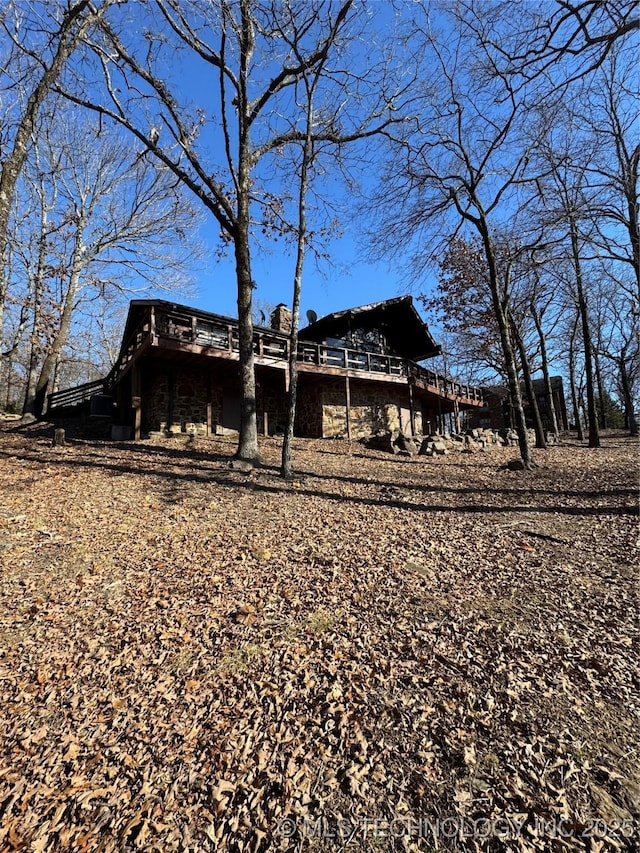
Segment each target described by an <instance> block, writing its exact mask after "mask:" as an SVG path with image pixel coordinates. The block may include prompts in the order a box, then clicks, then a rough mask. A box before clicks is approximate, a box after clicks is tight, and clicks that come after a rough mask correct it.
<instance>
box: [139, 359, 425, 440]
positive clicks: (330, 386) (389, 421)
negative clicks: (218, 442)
mask: <svg viewBox="0 0 640 853" xmlns="http://www.w3.org/2000/svg"><path fill="white" fill-rule="evenodd" d="M209 386H211V387H209ZM225 394H227V395H229V396H237V394H238V389H237V388H229V389H226V390H225V388H224V387H222V386H220V385H219V384H216V381H215V373H214V372H213V371H211V370H207V369H205V368H198V367H196V366H189V367H180V366H177V367H168V366H167V367H164V365H157V364H149V365H147V366H146V368H145V370H144V372H143V376H142V396H143V402H142V417H143V421H142V429H143V431H144V432H147V433H148V432H155V431H165V430H171V431H172V432H185V431H186V430H188V429H193V428H194V427H193V425H195V426H196V427H197V431H198V432H199V433H200V432H201V431H202V425H206V423H207V400H208V399H210V400H211V429H212V432H213V433H214V434H215V433H216V430H217V429H218V428H221V427H222V424H223V417H222V406H223V399H224V397H225ZM286 407H287V398H286V393H285V390H284V377H283V376H280V375H267V376H262V377H260V378H259V381H258V387H257V389H256V411H257V420H258V432H259V433H262V432H263V431H264V428H265V416H264V415H265V412H266V414H267V418H266V426H267V429H268V432H269V434H270V435H273V434H275V433H281V432H283V431H284V429H285V427H286ZM415 420H416V432H417V433H421V432H422V412H421V407H420V405H419V404H418V403H416V411H415ZM187 425H189V426H187ZM393 430H401V431H403V432H404V433H405V434H406V435H409V434H410V432H411V425H410V412H409V391H408V388H407V387H406V386H401V385H399V386H397V387H389V386H387V387H383V386H376V385H374V384H373V383H368V382H362V381H360V382H358V381H356V380H353V379H352V380H351V436H352V438H354V439H357V438H362V437H365V436H369V435H372V434H373V433H376V432H388V431H393ZM296 434H297V435H302V436H306V437H308V438H333V437H342V436H346V435H347V410H346V400H345V391H344V384H343V381H342V380H338V381H331V380H326V381H322V382H316V381H314V382H308V383H305V382H304V380H303V382H302V383H301V387H300V393H299V395H298V412H297V422H296Z"/></svg>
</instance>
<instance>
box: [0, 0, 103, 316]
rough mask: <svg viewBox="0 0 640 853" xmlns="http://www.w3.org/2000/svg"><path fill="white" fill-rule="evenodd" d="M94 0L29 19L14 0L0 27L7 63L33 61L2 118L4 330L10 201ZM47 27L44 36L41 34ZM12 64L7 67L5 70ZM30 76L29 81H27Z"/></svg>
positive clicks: (0, 289) (92, 17)
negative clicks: (49, 98) (31, 39)
mask: <svg viewBox="0 0 640 853" xmlns="http://www.w3.org/2000/svg"><path fill="white" fill-rule="evenodd" d="M106 5H108V2H105V3H103V4H102V7H99V8H98V9H96V8H95V6H94V5H93V4H92V3H91V2H90V0H78V2H72V0H67V2H65V3H61V2H60V3H52V4H51V5H50V6H49V7H48V8H47V9H46V10H43V11H46V13H47V17H46V19H45V20H43V19H42V18H41V17H39V16H36V18H35V19H32V20H28V21H27V22H25V17H26V11H27V10H26V9H25V8H24V4H18V3H16V2H12V3H10V4H9V5H8V6H7V7H5V9H3V10H2V12H1V13H0V31H2V32H3V33H4V35H5V36H6V38H7V43H8V44H9V45H10V48H11V52H10V55H9V56H8V57H7V65H6V66H5V68H6V69H9V68H11V66H12V64H13V63H17V64H18V65H19V66H20V71H21V72H22V71H23V68H22V60H23V59H24V58H25V57H26V58H28V60H29V61H30V64H29V68H28V73H26V74H23V73H21V74H20V75H19V77H20V83H19V84H17V89H18V91H19V93H20V95H23V96H24V97H23V99H21V98H20V95H19V97H18V98H17V99H14V101H13V103H14V109H13V110H12V111H11V114H10V115H9V113H7V114H6V115H9V120H8V121H7V122H6V123H3V127H2V136H3V151H2V165H1V166H0V332H1V331H2V328H3V321H2V320H3V315H2V311H3V308H4V304H5V300H6V296H7V282H6V279H5V263H6V260H7V240H8V229H9V220H10V216H11V206H12V203H13V199H14V196H15V191H16V185H17V183H18V179H19V177H20V174H21V172H22V169H23V167H24V164H25V160H26V158H27V152H28V149H29V145H30V141H31V138H32V136H33V132H34V129H35V127H36V121H37V118H38V114H39V112H40V109H41V108H42V105H43V103H44V101H45V99H46V98H47V96H48V95H49V93H50V91H51V89H52V87H53V86H54V84H55V83H56V81H57V80H58V79H59V77H60V75H61V73H62V71H63V69H64V67H65V64H66V63H67V62H68V60H69V57H70V56H71V55H72V53H73V52H74V50H75V49H76V48H77V46H78V44H79V42H80V41H81V40H82V38H83V37H84V36H85V35H86V33H87V32H88V30H89V28H90V26H91V25H92V24H94V23H95V22H96V20H97V19H98V18H99V17H100V15H101V14H102V9H103V7H105V6H106ZM25 30H27V31H31V34H33V33H38V35H39V36H40V39H39V43H38V44H37V46H34V45H33V44H30V43H29V38H28V36H29V33H27V34H25ZM43 33H44V38H42V34H43ZM7 73H8V70H6V71H5V74H7ZM25 80H26V82H25Z"/></svg>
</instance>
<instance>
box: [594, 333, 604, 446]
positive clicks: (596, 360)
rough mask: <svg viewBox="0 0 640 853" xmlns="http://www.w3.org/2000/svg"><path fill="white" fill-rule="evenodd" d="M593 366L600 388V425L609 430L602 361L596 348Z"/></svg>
mask: <svg viewBox="0 0 640 853" xmlns="http://www.w3.org/2000/svg"><path fill="white" fill-rule="evenodd" d="M592 355H593V366H594V369H595V376H596V385H597V386H598V407H597V408H598V424H599V426H600V427H601V428H602V429H606V428H607V413H606V410H605V399H604V384H603V382H602V371H601V370H600V359H599V358H598V352H597V350H596V349H595V348H594V350H593V353H592Z"/></svg>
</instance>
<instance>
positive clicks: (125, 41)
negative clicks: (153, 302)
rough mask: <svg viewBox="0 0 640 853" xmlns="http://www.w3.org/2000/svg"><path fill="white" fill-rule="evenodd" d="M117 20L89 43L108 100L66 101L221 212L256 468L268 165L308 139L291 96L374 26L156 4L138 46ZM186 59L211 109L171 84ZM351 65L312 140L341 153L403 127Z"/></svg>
mask: <svg viewBox="0 0 640 853" xmlns="http://www.w3.org/2000/svg"><path fill="white" fill-rule="evenodd" d="M283 10H286V13H287V15H286V17H288V19H289V20H290V21H295V25H296V28H297V33H298V35H297V36H296V35H295V34H292V31H291V30H290V29H289V30H288V31H287V38H286V39H283V33H284V32H285V29H284V26H283V25H282V24H281V22H282V20H283ZM119 11H120V10H112V13H111V14H110V16H109V19H108V20H106V19H105V20H104V21H103V25H102V26H103V29H102V32H103V38H102V39H101V40H94V41H93V43H92V45H93V48H94V50H95V54H96V56H97V57H98V60H99V62H100V65H101V68H102V71H103V79H104V87H103V92H102V94H95V95H92V96H91V97H87V96H86V94H84V93H81V92H76V93H74V92H67V96H68V97H70V98H72V100H74V101H75V102H76V103H78V104H81V105H83V106H85V107H88V108H90V109H93V110H96V111H97V112H99V113H100V114H101V116H106V117H108V118H109V119H111V120H112V121H115V122H118V123H119V124H120V125H122V126H123V127H126V128H127V129H128V130H129V132H130V133H131V134H132V135H133V136H134V137H135V138H136V139H137V140H139V142H140V143H142V146H143V148H142V151H141V156H143V155H144V153H145V152H148V153H149V154H150V155H153V156H154V157H155V158H157V159H158V160H159V161H161V162H162V163H163V164H164V165H165V166H166V167H167V168H168V169H170V170H171V171H172V172H173V173H174V174H175V175H176V176H177V177H178V179H179V180H180V181H181V182H182V183H183V184H184V186H185V187H187V188H189V190H191V192H193V193H194V195H195V196H196V197H197V198H198V199H199V201H200V202H201V203H202V204H203V205H204V206H205V208H206V209H207V210H208V211H209V212H210V213H211V214H212V215H213V217H214V219H215V220H216V222H217V224H218V226H219V227H220V232H221V236H222V239H223V240H224V241H226V242H227V243H228V244H229V245H230V246H231V248H232V250H233V253H234V257H235V264H236V286H237V294H238V320H239V348H240V355H239V357H240V378H241V388H242V404H241V421H240V438H239V445H238V450H237V455H238V457H240V458H242V459H244V460H247V461H254V460H256V459H257V458H258V443H257V422H256V401H255V376H254V360H253V321H252V294H253V288H254V285H255V283H254V281H253V277H252V272H251V257H252V251H253V250H254V249H255V245H256V237H257V235H256V231H258V232H259V231H260V230H262V229H265V230H267V231H269V230H270V229H272V228H273V227H275V228H276V229H277V228H279V227H280V225H281V217H282V199H281V196H282V193H281V192H280V190H281V187H280V186H275V187H271V188H270V187H269V182H268V177H267V175H266V173H265V171H266V170H264V169H262V168H261V167H262V165H263V163H264V162H265V161H266V160H267V159H268V158H269V157H273V156H275V155H277V154H278V152H280V151H283V150H284V149H286V148H287V147H288V146H290V145H292V144H293V145H299V144H301V143H303V142H304V140H305V138H306V135H307V125H306V118H305V115H304V114H303V115H296V112H295V105H294V104H292V92H294V90H295V87H296V86H297V85H298V84H299V83H300V81H301V80H302V79H303V78H304V77H305V76H308V75H313V74H314V72H315V71H316V70H318V69H320V68H322V66H323V65H324V63H325V62H326V60H327V57H328V56H330V54H331V53H332V51H333V49H334V44H335V40H336V38H337V36H338V35H339V34H342V35H344V36H345V37H346V36H349V37H350V38H356V36H359V35H360V31H359V28H360V27H361V26H366V25H367V21H368V19H367V16H366V13H365V10H364V9H363V8H362V7H357V6H354V5H353V2H352V0H342V2H321V0H313V2H302V0H300V2H297V1H296V0H289V2H287V3H285V4H282V3H280V2H276V0H236V2H220V3H211V4H206V5H205V4H201V3H197V2H190V0H156V3H155V4H154V5H153V7H151V9H149V8H147V7H145V10H144V26H141V29H142V30H143V32H144V33H145V37H144V39H140V38H138V36H137V34H136V35H135V38H132V37H131V30H132V27H131V22H130V20H124V17H123V16H122V15H119ZM359 22H362V23H361V24H360V23H359ZM141 24H142V21H141ZM133 29H135V28H133ZM293 44H295V48H296V49H295V51H294V50H293V49H292V45H293ZM179 58H184V60H185V61H186V62H188V63H191V64H192V65H193V64H194V63H196V62H197V63H199V64H200V70H201V73H203V74H204V75H206V76H207V79H208V80H209V81H210V87H209V91H208V94H209V96H210V102H209V103H206V104H205V103H200V104H192V103H190V102H189V99H188V98H187V97H185V95H184V89H183V87H181V85H180V83H179V81H176V80H173V81H172V80H171V79H170V69H171V68H172V67H174V66H175V65H176V62H177V61H178V60H179ZM347 67H348V63H347V62H346V61H345V62H344V63H343V65H342V75H341V77H338V76H336V77H335V78H334V79H333V81H332V82H331V85H330V86H329V89H330V92H329V93H328V94H327V96H326V98H325V102H326V103H329V102H331V109H328V110H326V111H325V112H324V114H323V115H322V116H320V115H318V114H317V113H316V115H315V120H314V126H313V133H312V138H313V140H314V141H322V140H325V141H330V142H332V143H333V144H335V145H338V146H339V145H343V144H345V143H347V142H349V141H350V140H352V139H354V138H356V137H358V136H361V135H363V134H366V133H371V134H373V133H374V132H379V131H380V130H382V129H383V128H384V127H385V126H386V125H387V124H388V123H389V122H391V121H392V120H395V115H394V109H395V105H394V103H393V100H392V98H391V95H390V94H389V93H388V91H387V88H386V86H385V85H384V81H383V80H381V78H380V75H379V74H378V73H377V72H376V71H375V69H371V68H370V69H369V71H370V72H371V73H369V74H366V73H365V71H364V70H363V72H362V73H361V74H360V76H355V75H352V74H351V73H350V72H348V71H347V70H346V69H347ZM320 76H322V75H320ZM376 104H377V105H379V108H378V109H376V107H375V105H376ZM362 105H364V107H363V108H362ZM211 116H213V118H211Z"/></svg>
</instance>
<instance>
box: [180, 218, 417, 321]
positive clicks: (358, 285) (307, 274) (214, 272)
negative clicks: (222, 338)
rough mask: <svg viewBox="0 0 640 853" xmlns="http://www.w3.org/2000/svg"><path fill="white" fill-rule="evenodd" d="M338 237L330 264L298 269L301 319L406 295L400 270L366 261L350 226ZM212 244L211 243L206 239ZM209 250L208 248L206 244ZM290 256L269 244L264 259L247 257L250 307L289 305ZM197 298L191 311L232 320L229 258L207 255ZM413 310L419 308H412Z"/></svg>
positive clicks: (206, 231) (208, 229)
mask: <svg viewBox="0 0 640 853" xmlns="http://www.w3.org/2000/svg"><path fill="white" fill-rule="evenodd" d="M202 232H203V239H205V240H207V235H208V234H211V233H212V232H213V233H216V229H215V226H214V225H213V221H212V217H210V219H209V221H207V222H206V223H205V225H204V227H203V229H202ZM343 232H344V233H343V235H342V236H341V237H336V238H333V239H332V240H331V243H330V251H331V256H332V261H331V263H327V262H321V267H320V269H318V266H317V265H316V262H315V260H314V258H312V257H309V258H308V259H307V263H306V266H305V271H304V280H303V289H302V321H303V324H304V322H305V314H306V311H307V310H308V309H310V308H311V309H313V310H314V311H316V313H317V314H318V316H322V315H323V314H328V313H330V312H332V311H339V310H341V309H343V308H350V307H353V306H356V305H364V304H366V303H368V302H377V301H379V300H382V299H391V298H393V297H395V296H398V295H400V294H401V293H406V292H408V291H407V283H406V280H405V270H404V269H401V268H398V266H397V264H395V265H392V264H391V263H389V264H387V263H373V262H369V261H368V260H367V259H366V252H365V248H364V247H363V246H362V244H361V242H362V241H361V239H360V236H359V235H358V233H357V230H356V228H355V226H354V225H353V224H352V223H348V222H346V223H344V224H343ZM207 242H208V243H211V244H215V240H211V239H209V240H207ZM212 249H213V245H212ZM293 268H294V257H293V255H291V254H285V253H284V252H283V249H282V247H281V246H280V244H275V245H274V248H273V253H272V254H271V255H270V256H266V257H265V256H257V257H254V259H253V277H254V279H255V281H256V284H257V288H256V290H255V292H254V299H255V300H256V304H260V303H261V302H265V303H270V304H273V305H277V304H278V303H279V302H285V303H286V304H287V305H289V306H290V305H291V299H292V289H293ZM197 281H198V285H197V291H198V296H197V298H195V299H193V298H191V299H190V300H189V301H190V303H191V304H193V305H194V306H195V307H198V308H202V309H204V310H206V311H213V312H215V313H218V314H226V315H229V316H237V308H236V298H237V297H236V293H237V290H236V278H235V267H234V261H233V257H232V256H229V257H227V258H224V259H221V260H219V259H217V258H216V255H215V251H212V252H211V256H210V261H209V262H208V263H207V264H206V268H204V269H203V271H202V273H201V274H199V275H198V278H197ZM417 307H419V306H417Z"/></svg>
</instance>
